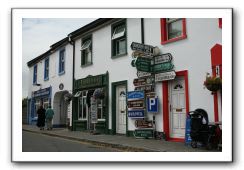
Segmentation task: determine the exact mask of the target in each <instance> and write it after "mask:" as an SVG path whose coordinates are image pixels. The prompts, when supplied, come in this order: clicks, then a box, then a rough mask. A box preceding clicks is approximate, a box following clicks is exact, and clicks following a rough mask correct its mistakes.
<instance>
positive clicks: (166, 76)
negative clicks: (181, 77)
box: [155, 71, 176, 82]
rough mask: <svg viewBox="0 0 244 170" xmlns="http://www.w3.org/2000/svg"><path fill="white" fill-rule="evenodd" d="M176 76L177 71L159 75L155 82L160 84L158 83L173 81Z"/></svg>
mask: <svg viewBox="0 0 244 170" xmlns="http://www.w3.org/2000/svg"><path fill="white" fill-rule="evenodd" d="M175 76H176V74H175V71H170V72H164V73H158V74H155V81H156V82H158V81H165V80H173V79H174V78H175Z"/></svg>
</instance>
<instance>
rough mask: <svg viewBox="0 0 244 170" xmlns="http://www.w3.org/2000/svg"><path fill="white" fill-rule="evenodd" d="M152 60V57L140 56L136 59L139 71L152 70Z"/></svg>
mask: <svg viewBox="0 0 244 170" xmlns="http://www.w3.org/2000/svg"><path fill="white" fill-rule="evenodd" d="M151 62H152V59H150V58H144V57H138V58H137V59H136V68H137V70H138V71H144V72H151Z"/></svg>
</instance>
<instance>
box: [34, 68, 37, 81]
mask: <svg viewBox="0 0 244 170" xmlns="http://www.w3.org/2000/svg"><path fill="white" fill-rule="evenodd" d="M36 83H37V65H34V70H33V84H36Z"/></svg>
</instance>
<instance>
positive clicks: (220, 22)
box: [219, 18, 222, 28]
mask: <svg viewBox="0 0 244 170" xmlns="http://www.w3.org/2000/svg"><path fill="white" fill-rule="evenodd" d="M219 28H222V18H219Z"/></svg>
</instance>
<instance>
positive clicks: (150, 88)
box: [135, 85, 154, 93]
mask: <svg viewBox="0 0 244 170" xmlns="http://www.w3.org/2000/svg"><path fill="white" fill-rule="evenodd" d="M135 90H142V91H145V93H149V92H154V86H153V85H147V86H138V87H135Z"/></svg>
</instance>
